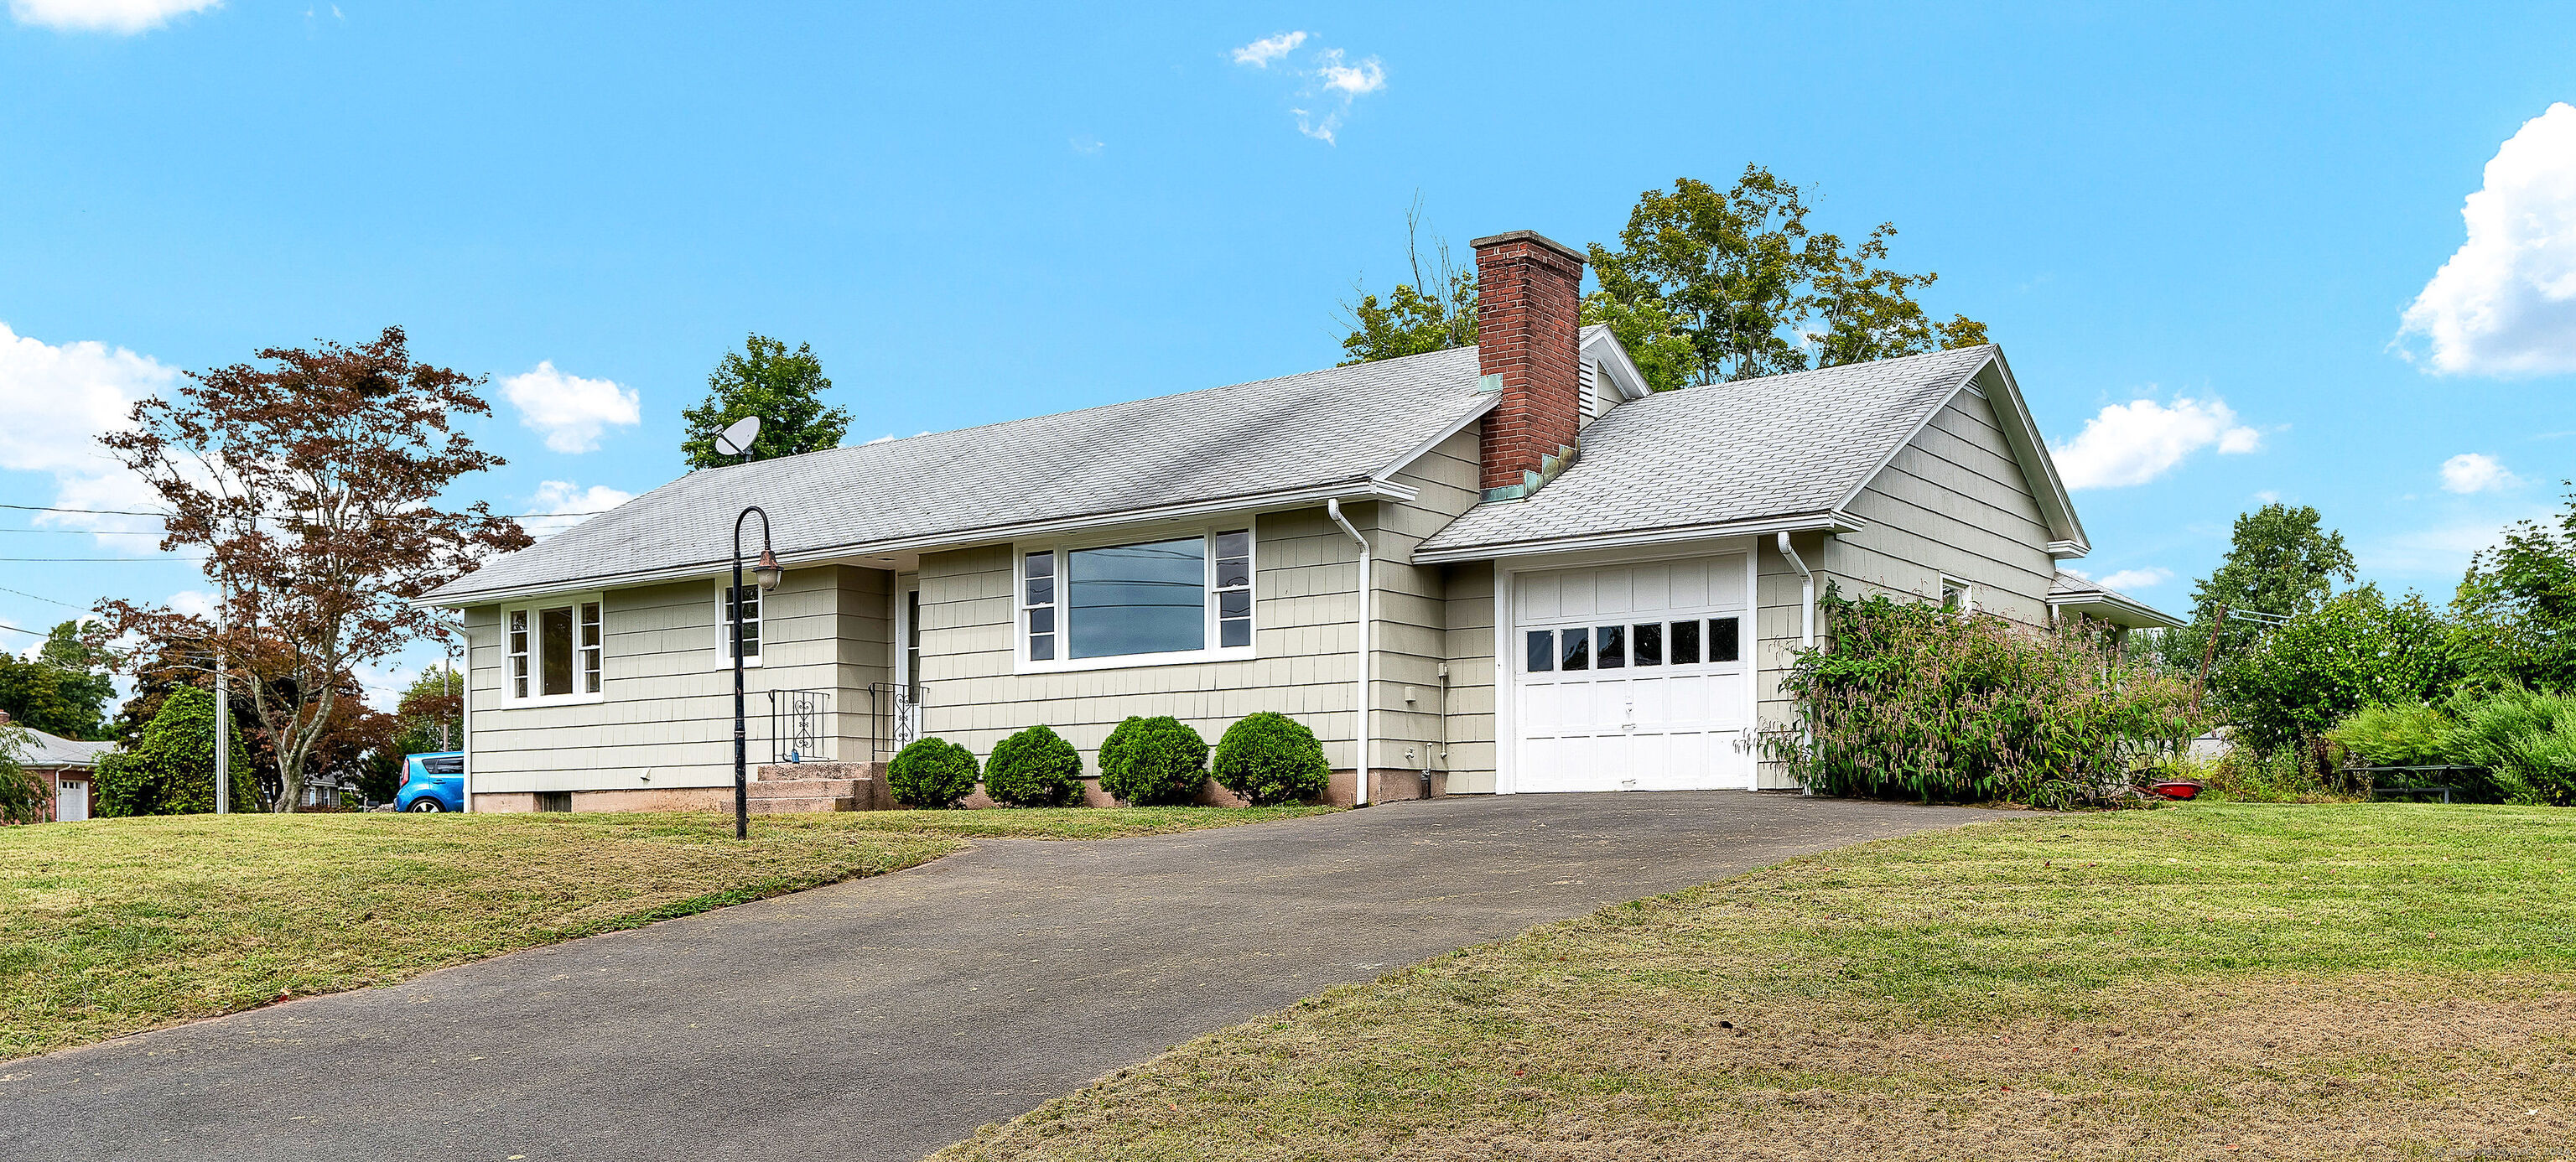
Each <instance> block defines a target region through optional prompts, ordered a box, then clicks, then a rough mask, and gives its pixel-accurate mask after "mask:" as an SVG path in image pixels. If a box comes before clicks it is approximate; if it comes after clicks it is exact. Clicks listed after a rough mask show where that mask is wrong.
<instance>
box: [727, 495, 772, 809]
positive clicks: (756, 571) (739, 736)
mask: <svg viewBox="0 0 2576 1162" xmlns="http://www.w3.org/2000/svg"><path fill="white" fill-rule="evenodd" d="M755 512H757V513H760V563H759V564H757V565H754V566H752V567H751V576H752V581H753V582H754V583H755V584H757V585H759V586H760V591H761V592H762V593H767V592H769V591H770V590H773V589H776V588H778V581H779V579H780V578H781V577H784V576H785V575H786V573H787V571H786V570H785V569H781V568H779V567H778V558H777V557H776V556H775V555H772V554H771V553H770V551H769V514H768V513H767V512H763V511H762V510H761V507H760V506H759V505H756V504H755V505H752V506H751V507H749V508H746V509H743V510H742V515H740V516H737V517H735V518H733V588H732V590H730V591H728V592H727V594H726V600H725V609H726V612H727V613H728V614H729V615H730V616H731V617H732V618H733V837H734V838H736V839H747V838H750V836H751V775H750V766H749V758H748V756H749V749H748V748H749V746H750V743H749V742H748V736H747V735H746V734H745V733H744V731H743V716H742V522H743V521H744V520H746V519H748V518H749V517H750V516H751V514H753V513H755ZM763 620H764V621H766V620H767V619H766V618H765V617H764V618H763Z"/></svg>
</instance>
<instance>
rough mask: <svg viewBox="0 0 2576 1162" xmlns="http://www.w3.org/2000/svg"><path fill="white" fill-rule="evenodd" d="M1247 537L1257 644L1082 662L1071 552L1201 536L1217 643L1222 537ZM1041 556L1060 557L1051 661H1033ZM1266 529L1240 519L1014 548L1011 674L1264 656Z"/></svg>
mask: <svg viewBox="0 0 2576 1162" xmlns="http://www.w3.org/2000/svg"><path fill="white" fill-rule="evenodd" d="M1230 532H1241V533H1245V534H1247V535H1246V538H1245V539H1246V541H1247V542H1248V549H1247V551H1248V552H1249V554H1250V557H1249V561H1248V564H1247V566H1246V567H1247V568H1248V569H1249V570H1250V571H1251V574H1252V593H1253V599H1252V642H1253V644H1251V645H1244V646H1231V647H1228V646H1221V645H1211V646H1207V647H1204V648H1201V649H1195V650H1171V651H1167V652H1164V653H1159V654H1118V655H1114V656H1111V657H1103V658H1076V657H1073V656H1071V655H1072V653H1073V624H1072V604H1071V602H1070V601H1069V600H1068V599H1069V598H1070V597H1071V596H1072V595H1073V591H1072V585H1071V583H1070V582H1071V573H1070V570H1071V568H1072V564H1073V562H1072V557H1071V554H1072V553H1073V552H1074V551H1075V550H1077V549H1100V548H1109V547H1112V546H1116V545H1137V544H1149V543H1152V542H1154V541H1176V540H1181V539H1183V538H1185V537H1191V536H1196V537H1198V538H1200V539H1201V540H1203V541H1205V542H1206V544H1207V558H1206V571H1205V573H1204V574H1203V575H1202V577H1201V581H1200V584H1201V589H1200V592H1201V593H1203V594H1205V595H1206V601H1205V608H1204V610H1203V616H1204V618H1205V626H1206V628H1205V633H1206V635H1207V636H1206V638H1205V640H1207V641H1210V642H1217V641H1222V640H1224V639H1223V637H1222V636H1221V635H1222V634H1223V632H1224V627H1223V626H1221V625H1219V624H1218V621H1219V620H1220V619H1219V618H1218V616H1217V614H1218V611H1219V608H1220V606H1219V603H1218V602H1217V600H1216V593H1217V588H1216V563H1217V556H1216V535H1217V534H1218V533H1230ZM1038 553H1052V554H1054V555H1055V595H1056V600H1055V639H1056V656H1055V658H1054V659H1053V660H1051V661H1044V662H1037V661H1031V660H1029V613H1028V611H1029V604H1028V600H1029V584H1028V581H1029V579H1028V560H1029V558H1030V557H1031V556H1033V555H1035V554H1038ZM1260 594H1261V530H1260V528H1259V522H1258V521H1256V520H1255V519H1254V518H1252V517H1249V516H1246V517H1243V518H1241V519H1238V520H1228V521H1212V522H1203V523H1192V524H1185V525H1176V526H1173V527H1172V528H1169V529H1156V530H1153V531H1147V532H1140V531H1137V530H1135V529H1129V530H1127V531H1125V532H1121V533H1116V534H1111V535H1099V534H1095V535H1092V536H1087V537H1063V538H1056V539H1052V540H1044V541H1016V542H1013V543H1012V545H1011V672H1012V673H1014V674H1064V673H1074V672H1079V671H1083V670H1129V669H1135V668H1138V667H1141V666H1184V665H1192V664H1195V663H1200V662H1242V661H1250V660H1252V659H1254V658H1257V657H1259V656H1260V643H1261V597H1260Z"/></svg>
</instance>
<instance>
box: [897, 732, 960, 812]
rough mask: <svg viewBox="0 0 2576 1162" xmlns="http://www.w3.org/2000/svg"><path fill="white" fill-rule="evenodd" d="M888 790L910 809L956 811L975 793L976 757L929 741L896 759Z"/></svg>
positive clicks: (944, 742) (907, 749)
mask: <svg viewBox="0 0 2576 1162" xmlns="http://www.w3.org/2000/svg"><path fill="white" fill-rule="evenodd" d="M886 789H887V790H889V791H892V792H894V797H895V801H896V802H898V803H902V804H903V805H905V806H907V807H954V806H956V805H957V801H958V800H960V799H963V798H965V797H966V796H968V795H971V794H974V793H975V754H974V752H973V751H970V750H967V749H966V748H965V747H962V746H959V745H957V744H956V743H953V742H950V741H948V740H947V739H944V738H925V739H921V740H920V741H918V742H915V743H913V744H912V745H910V746H907V747H905V748H903V750H902V751H901V752H900V753H898V754H896V755H895V756H894V762H893V763H891V764H889V765H888V766H887V767H886Z"/></svg>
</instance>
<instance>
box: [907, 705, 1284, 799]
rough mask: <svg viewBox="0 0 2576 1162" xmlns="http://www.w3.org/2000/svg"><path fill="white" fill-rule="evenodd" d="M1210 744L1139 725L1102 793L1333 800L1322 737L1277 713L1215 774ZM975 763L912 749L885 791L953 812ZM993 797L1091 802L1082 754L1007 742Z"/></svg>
mask: <svg viewBox="0 0 2576 1162" xmlns="http://www.w3.org/2000/svg"><path fill="white" fill-rule="evenodd" d="M1209 759H1210V753H1209V750H1208V744H1207V740H1206V739H1204V738H1201V737H1199V732H1198V731H1195V730H1192V729H1190V727H1189V725H1188V724H1187V723H1184V722H1182V721H1180V720H1179V719H1176V718H1170V717H1158V718H1130V719H1128V720H1127V721H1125V722H1121V723H1119V724H1118V729H1116V730H1113V731H1111V732H1109V740H1108V741H1107V742H1104V743H1102V744H1101V746H1100V789H1101V790H1103V791H1106V792H1108V793H1109V794H1110V795H1112V796H1114V797H1116V798H1117V799H1119V800H1121V801H1123V802H1127V803H1135V804H1159V803H1187V802H1189V801H1191V800H1192V799H1196V798H1197V797H1198V794H1199V788H1200V787H1202V786H1204V785H1205V784H1206V782H1207V779H1208V776H1209V775H1210V774H1211V773H1213V774H1214V775H1215V776H1216V781H1217V785H1219V786H1221V787H1224V788H1225V789H1226V790H1229V791H1232V792H1234V793H1235V794H1237V795H1241V796H1243V797H1244V798H1246V799H1249V800H1251V801H1252V802H1254V803H1256V804H1270V803H1291V802H1297V801H1299V800H1304V799H1312V798H1315V797H1317V796H1320V795H1322V794H1323V793H1324V788H1325V785H1326V784H1327V783H1328V782H1329V781H1330V780H1331V778H1332V768H1331V767H1329V766H1327V765H1325V762H1324V745H1323V744H1322V743H1320V742H1318V741H1316V740H1315V732H1314V731H1312V730H1308V729H1306V727H1305V725H1304V724H1303V723H1300V722H1298V721H1297V720H1296V719H1293V718H1290V717H1288V716H1287V715H1285V714H1275V713H1271V712H1269V711H1263V712H1262V713H1259V714H1255V715H1252V716H1251V717H1249V718H1246V719H1244V720H1242V721H1240V722H1237V723H1235V724H1234V725H1233V726H1230V727H1227V728H1226V731H1225V736H1224V737H1223V738H1221V739H1219V740H1217V745H1216V750H1215V752H1214V759H1215V761H1214V764H1213V766H1211V764H1210V762H1209ZM978 777H979V772H978V771H977V768H976V765H975V755H974V753H973V752H971V751H968V750H967V749H966V748H965V747H962V746H958V745H957V744H955V743H952V742H949V741H947V740H945V739H938V738H925V739H922V740H920V741H918V742H915V743H913V744H912V745H910V746H907V747H905V748H903V752H902V753H900V754H897V755H896V756H894V763H893V764H892V765H891V766H889V767H888V768H887V769H886V786H887V787H888V789H890V790H892V791H893V792H894V797H895V800H896V801H897V802H899V803H902V804H904V805H906V806H909V807H954V806H956V805H957V803H958V801H959V800H961V799H964V798H965V797H966V796H968V795H970V794H973V793H974V791H975V782H976V779H977V778H978ZM980 777H981V778H982V780H983V783H984V793H985V794H988V795H990V796H992V797H993V800H994V801H995V802H998V803H1007V804H1010V805H1012V806H1015V807H1060V806H1064V805H1066V804H1068V803H1077V802H1080V801H1081V798H1082V755H1081V754H1080V753H1079V752H1077V751H1075V750H1074V749H1073V744H1072V743H1069V742H1066V741H1065V740H1064V739H1063V738H1062V737H1061V736H1059V735H1057V734H1056V732H1055V731H1053V730H1050V729H1048V728H1046V727H1043V726H1032V727H1030V728H1028V729H1027V730H1023V731H1021V732H1019V733H1018V734H1014V735H1012V736H1011V737H1009V738H1006V739H1003V740H1002V743H1001V745H1000V746H996V747H994V748H993V755H992V758H991V760H990V761H989V762H988V763H987V764H986V765H985V766H984V768H983V769H982V771H981V772H980Z"/></svg>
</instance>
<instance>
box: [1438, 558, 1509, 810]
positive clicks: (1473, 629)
mask: <svg viewBox="0 0 2576 1162" xmlns="http://www.w3.org/2000/svg"><path fill="white" fill-rule="evenodd" d="M1448 574H1449V610H1448V617H1449V630H1448V634H1447V638H1448V647H1449V791H1450V793H1451V794H1459V795H1469V794H1475V795H1482V794H1490V793H1492V792H1493V791H1494V790H1495V778H1496V768H1497V760H1496V758H1495V745H1494V730H1495V724H1494V565H1493V562H1491V561H1475V562H1470V563H1467V564H1463V565H1451V566H1449V568H1448Z"/></svg>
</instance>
